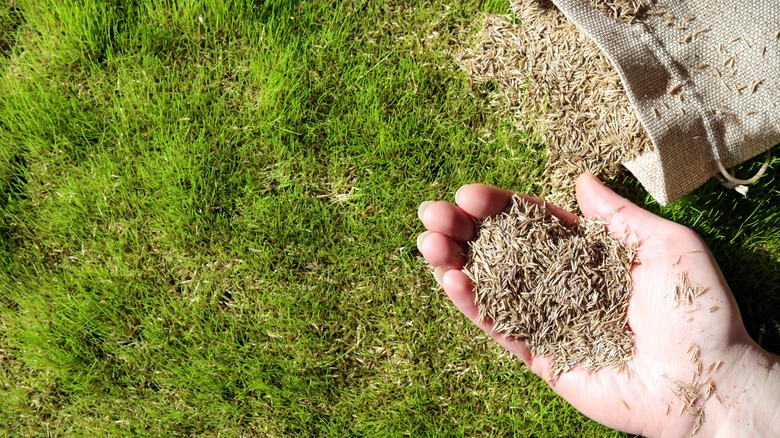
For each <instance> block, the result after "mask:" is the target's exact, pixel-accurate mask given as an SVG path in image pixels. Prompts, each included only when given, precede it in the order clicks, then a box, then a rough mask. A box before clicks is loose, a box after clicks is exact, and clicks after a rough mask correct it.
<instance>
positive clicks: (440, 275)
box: [433, 266, 447, 286]
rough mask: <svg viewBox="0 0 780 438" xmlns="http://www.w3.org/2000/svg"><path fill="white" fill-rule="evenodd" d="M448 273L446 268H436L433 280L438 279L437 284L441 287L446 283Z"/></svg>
mask: <svg viewBox="0 0 780 438" xmlns="http://www.w3.org/2000/svg"><path fill="white" fill-rule="evenodd" d="M445 272H447V271H446V270H445V269H444V268H442V267H441V266H438V267H436V268H435V269H434V270H433V278H435V279H436V282H437V283H439V286H441V285H442V281H444V273H445Z"/></svg>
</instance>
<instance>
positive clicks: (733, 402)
mask: <svg viewBox="0 0 780 438" xmlns="http://www.w3.org/2000/svg"><path fill="white" fill-rule="evenodd" d="M512 194H513V192H511V191H507V190H502V189H498V188H495V187H490V186H486V185H481V184H470V185H466V186H463V187H461V189H459V190H458V192H457V193H456V196H455V197H456V203H455V204H451V203H449V202H445V201H437V202H423V203H422V204H421V205H420V209H419V211H418V214H419V216H420V220H421V221H422V222H423V225H425V227H426V229H427V231H425V232H424V233H422V234H421V235H420V236H419V237H418V239H417V246H418V248H419V249H420V251H421V252H422V254H423V256H424V257H425V259H426V260H427V261H428V262H429V263H430V264H431V266H432V267H433V268H434V277H435V278H436V280H437V281H438V283H439V284H440V285H441V286H442V287H443V289H444V291H445V292H446V293H447V295H448V297H449V298H450V300H451V301H452V302H453V304H454V305H455V306H456V307H457V308H458V309H459V310H460V311H461V312H462V313H463V314H464V315H465V316H466V317H468V318H469V319H470V320H471V321H472V322H473V323H474V324H476V325H478V326H479V327H480V328H481V329H482V330H484V331H485V332H486V333H488V334H489V335H490V336H491V337H492V338H493V339H494V340H495V341H496V342H498V343H499V344H501V345H502V346H503V347H504V348H506V349H507V350H508V351H510V352H511V353H513V354H514V355H515V356H517V357H518V358H520V359H521V360H522V361H523V362H524V363H525V364H526V365H527V366H528V367H529V368H530V369H531V370H533V371H534V372H535V373H536V374H538V375H540V376H541V377H542V378H544V379H545V380H547V382H548V383H549V384H550V386H551V387H552V388H553V389H554V390H555V392H557V393H558V394H559V395H561V396H562V397H563V398H564V399H566V400H567V401H569V402H570V403H571V404H572V405H573V406H574V407H575V408H577V409H579V410H580V411H581V412H582V413H583V414H585V415H587V416H588V417H590V418H592V419H594V420H596V421H598V422H599V423H602V424H604V425H606V426H608V427H611V428H614V429H618V430H621V431H625V432H629V433H633V434H640V435H645V436H649V437H676V436H687V435H690V434H691V433H692V432H693V431H696V433H697V435H699V436H705V437H710V436H723V437H737V436H740V437H741V436H750V437H758V436H780V411H778V409H776V406H777V402H778V401H779V400H780V358H778V357H777V356H775V355H773V354H770V353H768V352H766V351H765V350H763V349H761V347H759V346H758V345H757V344H756V343H755V342H754V341H753V340H752V339H751V338H750V337H749V336H748V334H747V331H746V330H745V326H744V324H743V322H742V319H741V317H740V314H739V310H738V308H737V305H736V302H735V301H734V297H733V295H732V294H731V291H730V289H729V286H728V284H727V283H726V280H725V279H724V278H723V275H722V274H721V272H720V269H719V268H718V265H717V263H716V262H715V259H714V258H713V256H712V254H711V253H710V251H709V249H708V248H707V246H706V244H705V243H704V242H703V241H702V240H701V238H699V236H698V235H697V234H696V233H694V232H693V231H692V230H690V229H688V228H686V227H684V226H682V225H679V224H676V223H674V222H670V221H667V220H665V219H662V218H660V217H658V216H655V215H653V214H652V213H650V212H648V211H645V210H643V209H641V208H639V207H638V206H636V205H634V204H632V203H631V202H629V201H628V200H626V199H624V198H622V197H620V196H619V195H617V194H615V193H614V192H613V191H611V190H610V189H609V188H607V187H606V186H604V185H603V184H602V183H601V182H600V181H599V180H598V179H597V178H596V177H594V176H593V175H590V174H583V175H581V176H580V178H579V179H578V180H577V201H578V204H579V207H580V210H581V211H582V213H583V215H584V216H585V217H594V216H598V217H600V218H602V219H604V220H605V221H606V222H607V223H608V225H607V230H608V231H609V232H610V234H611V235H612V236H613V237H614V238H615V239H626V241H628V242H629V243H631V244H635V245H637V246H638V253H637V254H638V255H637V257H638V261H639V263H638V264H635V265H634V266H633V267H632V269H631V279H632V282H633V285H634V289H633V294H632V296H631V297H630V299H629V303H628V308H627V316H628V324H629V326H630V327H631V330H632V331H633V333H634V336H635V345H636V349H635V354H634V357H633V358H632V359H631V360H629V361H628V363H627V371H623V372H621V371H618V370H617V369H614V368H602V369H600V370H598V371H594V372H591V371H589V370H586V369H584V368H582V367H579V366H578V367H575V368H574V369H573V370H571V371H569V372H565V373H563V374H561V375H560V376H559V377H558V378H557V379H555V380H553V379H552V372H551V368H552V363H553V361H552V360H551V359H550V358H549V357H532V356H531V354H530V352H529V351H528V349H527V348H526V346H525V343H524V342H523V341H522V339H516V338H505V337H504V336H503V335H502V334H501V333H495V332H493V331H492V330H491V328H492V321H490V320H484V321H482V322H480V321H479V317H478V313H477V307H476V305H475V304H474V290H473V285H472V283H471V280H470V279H469V278H468V277H467V276H466V275H465V274H464V273H463V272H462V271H461V269H462V268H463V265H464V263H465V261H466V252H467V247H468V242H469V241H470V240H472V239H474V238H475V237H476V224H475V220H481V219H484V218H486V217H488V216H493V215H496V214H498V213H500V212H501V211H503V210H504V208H506V206H507V205H508V203H509V200H510V198H511V196H512ZM526 199H528V200H530V201H532V202H541V201H539V200H535V199H533V198H529V197H526ZM548 208H550V210H551V212H552V213H553V214H555V215H556V216H558V217H559V218H561V219H562V220H563V221H567V222H574V221H577V220H579V219H578V217H577V216H576V215H574V214H572V213H569V212H566V211H563V210H561V209H559V208H557V207H554V206H550V205H549V204H548ZM681 273H685V274H686V275H687V277H688V279H689V280H690V282H691V283H692V284H694V285H699V286H703V287H706V293H704V294H702V295H701V296H699V297H698V298H696V301H697V303H698V304H695V305H688V304H686V303H680V302H678V300H677V299H675V288H676V287H677V285H678V284H679V282H680V274H681ZM696 348H698V349H699V351H700V354H699V358H698V359H695V358H692V354H691V353H692V351H693V350H694V349H696ZM699 363H700V365H699ZM692 379H693V381H694V382H706V383H703V384H702V385H701V386H700V387H701V388H702V389H704V388H706V387H707V386H708V385H709V384H712V390H713V392H712V393H711V394H710V395H709V397H706V396H705V394H701V395H700V398H699V400H697V401H696V402H695V404H694V406H695V407H697V408H701V410H702V411H703V413H704V417H703V419H702V420H703V421H701V424H700V428H697V426H696V416H695V415H691V414H690V413H688V412H685V411H684V408H685V403H684V402H683V400H682V398H681V397H680V395H679V393H677V394H676V393H675V391H674V390H673V389H672V387H673V386H674V385H673V382H675V381H677V382H682V383H684V384H690V383H691V381H692ZM681 412H682V413H681Z"/></svg>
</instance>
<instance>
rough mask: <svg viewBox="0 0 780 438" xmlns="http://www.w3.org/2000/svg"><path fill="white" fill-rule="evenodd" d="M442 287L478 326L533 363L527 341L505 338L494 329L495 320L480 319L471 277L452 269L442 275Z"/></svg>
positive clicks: (527, 361)
mask: <svg viewBox="0 0 780 438" xmlns="http://www.w3.org/2000/svg"><path fill="white" fill-rule="evenodd" d="M441 284H442V287H443V288H444V291H445V292H446V293H447V296H448V297H449V298H450V301H452V303H453V304H454V305H455V307H457V308H458V310H460V311H461V313H463V314H464V315H466V317H467V318H468V319H469V320H471V322H473V323H474V324H476V325H477V327H479V328H481V329H482V330H483V331H484V332H485V333H487V334H488V335H490V337H492V338H493V339H494V340H495V341H496V342H498V343H499V345H501V346H502V347H504V348H505V349H506V350H507V351H509V352H510V353H512V354H514V355H515V356H517V357H519V358H520V360H522V361H523V362H525V363H526V364H530V363H531V352H530V351H528V348H527V347H526V346H525V342H523V341H522V340H520V339H517V338H505V337H504V336H503V335H502V334H501V333H496V332H494V331H493V322H492V321H490V320H489V319H485V320H483V321H480V320H479V311H478V310H477V305H476V304H475V303H474V289H473V287H472V284H471V279H470V278H469V277H468V276H466V274H464V273H463V271H460V270H456V269H451V270H448V271H447V272H445V273H444V275H443V276H442V282H441Z"/></svg>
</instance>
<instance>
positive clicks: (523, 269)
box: [463, 196, 635, 377]
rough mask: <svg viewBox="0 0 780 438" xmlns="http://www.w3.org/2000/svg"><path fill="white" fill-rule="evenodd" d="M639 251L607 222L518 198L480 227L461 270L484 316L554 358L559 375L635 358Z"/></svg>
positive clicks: (536, 351) (533, 350)
mask: <svg viewBox="0 0 780 438" xmlns="http://www.w3.org/2000/svg"><path fill="white" fill-rule="evenodd" d="M634 257H635V251H634V249H632V248H630V247H627V246H625V245H623V244H622V243H620V242H618V241H617V240H615V239H613V238H612V237H610V236H609V235H608V234H607V232H606V229H605V227H604V222H601V221H597V220H588V219H583V220H581V221H580V222H579V223H577V224H564V223H562V222H561V221H560V220H558V218H556V217H555V216H553V215H552V214H551V213H550V212H549V211H548V210H547V209H546V208H544V206H539V205H536V204H531V203H528V202H526V201H524V200H523V199H521V198H520V197H518V196H514V197H513V199H512V202H511V205H510V206H509V208H508V209H507V210H506V211H505V212H504V213H502V214H500V215H498V216H496V217H493V218H488V219H486V220H485V221H484V222H482V223H481V224H480V226H479V232H478V236H477V238H476V239H475V240H474V241H472V242H471V243H470V246H469V251H468V261H467V263H466V266H465V267H464V269H463V271H464V272H465V273H466V275H468V276H469V278H471V280H472V282H473V283H474V290H475V294H476V303H477V306H478V308H479V316H480V318H490V319H491V320H492V321H493V324H494V328H493V329H494V330H495V331H498V332H502V333H503V334H504V335H505V336H511V337H518V338H522V339H524V340H525V342H526V345H527V346H528V348H529V349H530V350H531V353H532V354H533V355H535V356H551V357H553V358H554V365H553V372H554V376H555V377H557V375H558V374H559V373H561V372H564V371H568V370H569V369H571V368H572V367H574V366H576V365H578V364H579V365H582V366H584V367H585V368H588V369H590V370H597V369H599V368H602V367H604V366H614V367H622V366H623V365H624V364H625V362H626V361H627V360H628V359H629V358H630V357H631V356H632V355H633V348H634V343H633V334H632V332H631V330H630V328H629V327H628V322H627V316H626V307H627V305H628V297H629V296H630V294H631V290H632V287H631V278H630V270H631V266H632V264H633V261H634Z"/></svg>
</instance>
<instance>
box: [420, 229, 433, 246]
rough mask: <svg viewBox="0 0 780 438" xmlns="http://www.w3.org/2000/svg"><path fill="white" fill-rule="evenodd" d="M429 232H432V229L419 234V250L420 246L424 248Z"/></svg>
mask: <svg viewBox="0 0 780 438" xmlns="http://www.w3.org/2000/svg"><path fill="white" fill-rule="evenodd" d="M429 234H431V232H430V231H424V232H422V233H420V235H419V236H417V249H418V250H419V249H420V248H422V244H423V241H424V240H425V238H426V237H428V235H429Z"/></svg>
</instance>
